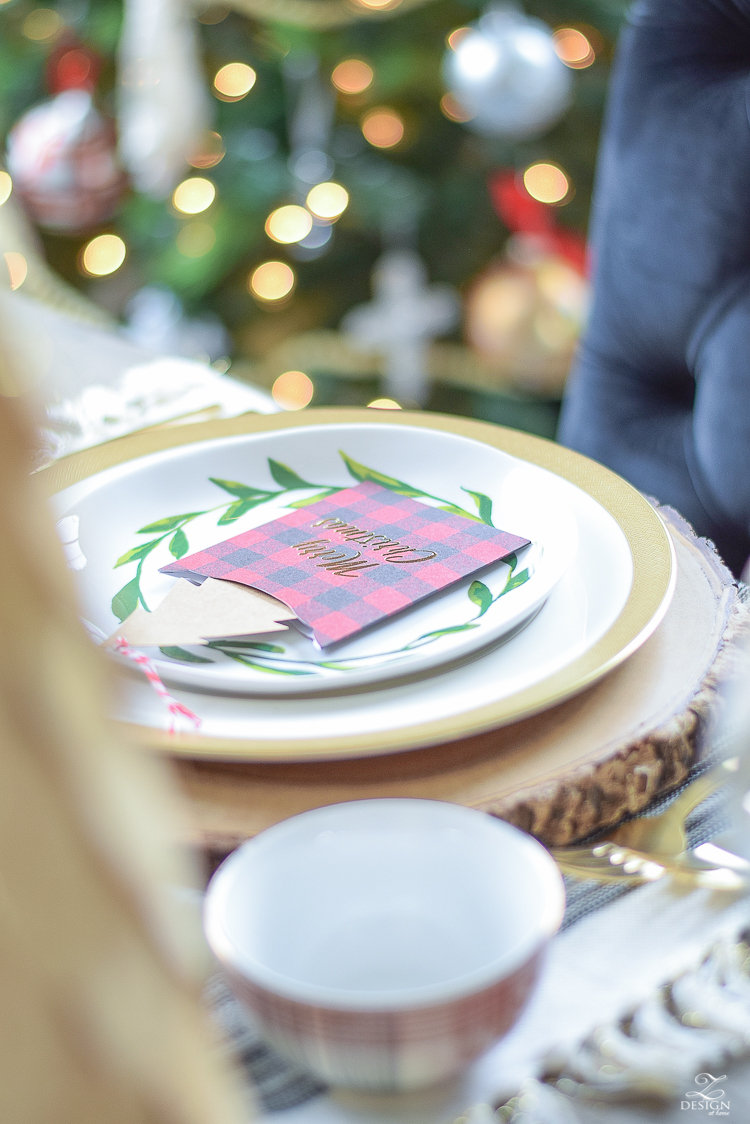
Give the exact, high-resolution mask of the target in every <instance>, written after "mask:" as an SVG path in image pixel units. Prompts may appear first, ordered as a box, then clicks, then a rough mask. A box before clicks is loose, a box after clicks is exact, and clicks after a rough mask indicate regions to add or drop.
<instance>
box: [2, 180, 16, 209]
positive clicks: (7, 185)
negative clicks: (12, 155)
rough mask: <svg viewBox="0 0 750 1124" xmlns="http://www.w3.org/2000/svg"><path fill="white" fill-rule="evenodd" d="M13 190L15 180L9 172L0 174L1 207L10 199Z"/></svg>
mask: <svg viewBox="0 0 750 1124" xmlns="http://www.w3.org/2000/svg"><path fill="white" fill-rule="evenodd" d="M12 190H13V180H12V179H11V178H10V176H9V175H8V173H7V172H0V207H2V205H3V203H5V201H6V200H7V199H10V193H11V191H12Z"/></svg>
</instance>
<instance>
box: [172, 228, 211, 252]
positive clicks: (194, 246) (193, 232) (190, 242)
mask: <svg viewBox="0 0 750 1124" xmlns="http://www.w3.org/2000/svg"><path fill="white" fill-rule="evenodd" d="M215 243H216V232H215V230H214V228H213V227H212V226H211V224H210V223H207V222H188V223H186V224H185V226H183V228H182V230H181V231H180V233H179V234H178V235H177V249H178V250H179V251H180V253H181V254H183V255H184V256H185V257H186V258H202V257H203V256H204V255H205V254H207V253H208V252H209V250H213V248H214V245H215Z"/></svg>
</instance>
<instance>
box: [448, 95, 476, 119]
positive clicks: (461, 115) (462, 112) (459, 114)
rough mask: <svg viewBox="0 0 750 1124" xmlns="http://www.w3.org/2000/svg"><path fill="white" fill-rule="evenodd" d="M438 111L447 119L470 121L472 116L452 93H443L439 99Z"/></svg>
mask: <svg viewBox="0 0 750 1124" xmlns="http://www.w3.org/2000/svg"><path fill="white" fill-rule="evenodd" d="M440 111H441V113H442V114H443V116H444V117H447V118H448V120H449V121H471V119H472V117H473V116H474V114H473V113H471V112H470V111H469V110H468V109H464V107H463V106H462V105H461V102H460V101H459V100H458V98H454V96H453V94H443V96H442V97H441V99H440Z"/></svg>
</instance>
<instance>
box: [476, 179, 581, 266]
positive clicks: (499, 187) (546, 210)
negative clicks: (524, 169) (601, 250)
mask: <svg viewBox="0 0 750 1124" xmlns="http://www.w3.org/2000/svg"><path fill="white" fill-rule="evenodd" d="M489 192H490V199H491V200H492V205H493V206H494V208H495V211H496V212H497V214H498V216H499V217H500V218H501V219H502V221H503V222H504V223H505V225H506V226H507V228H508V230H510V231H511V232H512V233H513V234H534V235H537V236H538V237H539V238H540V240H541V241H540V245H541V244H543V245H544V246H545V248H546V249H547V251H548V252H549V253H550V254H551V255H552V254H554V255H557V256H559V257H561V258H564V259H565V260H566V261H567V262H569V263H570V264H571V265H572V266H573V268H574V269H577V270H578V272H579V273H581V274H583V276H586V274H587V273H588V258H587V250H586V240H585V238H584V237H583V235H581V234H579V233H578V232H577V231H575V230H568V229H566V228H565V227H561V226H558V223H557V212H556V208H555V207H552V206H551V205H550V204H549V203H540V202H539V200H538V199H534V198H533V196H531V195H529V193H528V191H527V190H526V188H525V187H524V184H523V180H522V179H520V177H519V176H518V175H517V174H516V173H515V172H509V171H503V172H493V173H492V175H491V176H490V178H489Z"/></svg>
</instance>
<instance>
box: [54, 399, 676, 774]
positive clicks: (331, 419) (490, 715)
mask: <svg viewBox="0 0 750 1124" xmlns="http://www.w3.org/2000/svg"><path fill="white" fill-rule="evenodd" d="M363 422H364V423H367V424H369V425H372V424H376V425H377V424H381V425H385V426H394V425H395V426H412V427H415V426H416V427H420V428H425V429H432V430H438V431H444V432H447V433H453V434H458V435H460V436H463V437H467V438H470V439H471V440H474V441H479V442H482V443H484V444H486V445H489V446H491V447H493V448H496V449H500V450H502V451H503V452H505V453H509V454H510V455H511V456H514V457H518V458H519V459H520V460H525V461H528V462H530V463H531V464H535V465H538V466H539V467H541V468H544V469H547V470H549V471H551V472H554V473H556V474H557V475H558V476H561V477H562V478H563V479H565V480H567V481H569V482H570V483H571V484H574V485H575V486H577V487H578V488H580V489H581V490H582V491H584V492H586V493H587V494H588V495H589V496H591V497H592V499H594V500H596V502H597V503H599V504H600V505H601V506H602V507H603V508H604V509H605V510H606V511H607V512H609V514H610V515H611V516H613V518H614V519H615V520H616V522H617V523H618V525H619V526H620V528H621V530H622V532H623V533H624V535H625V537H626V539H627V542H628V545H629V547H630V551H631V554H632V560H633V583H632V586H631V590H630V594H629V596H628V599H627V601H626V603H625V606H624V608H623V610H622V612H621V613H620V615H619V616H618V617H617V619H616V620H615V622H614V624H613V625H612V626H611V627H610V628H609V629H608V630H607V631H606V632H605V634H604V635H603V636H602V637H601V638H600V639H599V640H598V641H597V642H596V643H594V644H593V645H592V646H591V647H590V648H589V649H588V650H587V651H586V652H584V654H583V655H581V656H579V657H577V658H576V659H574V660H573V661H572V662H571V663H569V664H567V665H566V666H565V667H564V668H562V669H560V670H558V671H556V672H555V673H553V674H551V675H549V676H547V677H546V678H544V679H543V680H541V681H540V682H537V683H535V684H534V685H533V686H530V687H528V688H525V689H523V690H520V691H518V692H516V693H515V694H513V695H510V696H508V697H506V698H503V699H500V700H498V701H496V702H493V703H490V704H487V705H483V706H478V707H475V708H473V709H470V710H467V711H465V712H463V713H461V714H457V715H455V716H452V717H450V718H447V719H446V718H442V719H441V720H440V721H429V720H428V721H424V722H419V723H416V724H413V725H409V726H408V727H405V728H403V729H396V730H387V731H380V730H378V731H372V732H369V733H368V732H363V731H357V732H355V733H352V734H351V735H347V736H346V737H342V736H337V737H328V738H316V739H300V738H293V739H279V740H270V739H257V740H255V739H253V740H250V739H247V738H217V737H207V736H204V735H201V734H200V733H175V734H170V733H168V732H167V731H166V730H160V729H156V728H154V727H151V726H142V725H135V724H130V723H127V724H126V725H127V727H128V729H129V731H130V732H131V733H132V734H133V735H134V736H135V737H136V738H137V739H138V740H139V741H141V742H144V743H146V744H148V745H151V746H154V747H158V748H161V749H164V750H167V751H169V752H170V753H172V754H176V755H179V756H187V757H195V758H204V759H216V760H224V761H227V760H241V761H249V760H254V761H274V760H275V761H284V760H286V761H290V760H297V761H299V760H316V759H317V760H330V759H332V758H336V757H363V756H370V755H376V754H386V753H394V752H399V751H404V750H408V749H415V748H418V747H423V746H428V745H435V744H440V743H444V742H450V741H456V740H458V739H460V738H462V737H468V736H471V735H474V734H478V733H482V732H484V731H486V730H490V729H493V728H495V727H498V726H504V725H508V724H509V723H512V722H516V721H518V720H520V719H522V718H526V717H529V716H530V715H532V714H536V713H538V712H539V711H542V710H546V709H547V708H549V707H551V706H554V705H555V704H556V703H559V702H562V701H563V700H564V699H567V698H570V697H571V696H572V695H575V694H577V693H578V692H580V691H582V690H584V689H585V688H586V687H588V686H590V685H591V684H593V683H595V682H597V681H598V680H599V679H601V678H602V677H603V676H605V675H606V674H607V673H608V672H609V671H611V670H612V669H613V668H615V667H617V665H618V664H620V663H622V662H623V660H625V659H627V657H628V656H629V655H631V654H632V653H633V652H634V651H636V650H637V648H639V647H640V646H641V644H643V643H644V642H645V641H646V640H647V639H648V637H649V636H650V635H651V634H652V632H653V631H654V630H655V628H656V627H657V625H658V624H659V622H660V621H661V619H662V617H663V616H664V613H665V612H666V609H667V606H668V603H669V597H670V594H671V590H672V588H673V585H674V578H675V562H674V548H673V546H672V542H671V539H670V537H669V534H668V532H667V530H666V527H665V526H664V523H663V522H662V520H661V519H660V517H659V516H658V514H657V513H656V512H655V511H654V509H653V508H652V506H651V505H650V504H649V503H648V501H647V500H646V499H644V497H643V496H642V495H641V494H640V493H639V492H638V491H636V489H635V488H633V487H632V486H631V485H630V484H628V483H627V482H626V481H625V480H623V479H622V478H621V477H619V476H617V475H616V474H615V473H613V472H611V471H610V470H609V469H607V468H604V467H603V466H602V465H600V464H597V463H596V462H595V461H592V460H589V459H588V457H584V456H581V455H580V454H578V453H574V452H572V451H571V450H570V449H566V448H564V447H563V446H561V445H556V444H554V443H553V442H551V441H546V440H544V439H543V438H540V437H534V436H532V435H530V434H527V433H521V432H519V431H517V430H512V429H505V428H503V427H501V426H496V425H491V424H489V423H487V422H480V421H474V420H471V419H468V418H457V417H447V416H443V415H440V414H422V413H416V412H414V413H412V412H406V411H404V412H396V411H390V410H389V411H382V412H381V411H378V410H368V409H312V410H305V411H304V412H301V413H294V414H273V415H271V416H268V415H266V416H260V415H257V414H248V415H244V416H242V417H239V418H231V419H227V420H217V421H209V422H204V423H199V424H193V425H182V426H176V427H166V428H160V429H153V430H147V431H143V432H140V433H137V434H133V435H131V436H129V437H122V438H120V439H119V440H116V441H111V442H109V443H108V444H106V445H98V446H95V447H94V448H92V449H86V450H83V451H82V452H80V453H75V454H73V455H72V456H70V457H66V458H64V459H63V460H61V461H58V462H56V463H55V464H53V465H50V466H49V467H47V468H45V469H42V470H41V471H40V472H39V473H37V478H38V479H39V480H40V482H41V485H42V488H43V490H44V492H45V494H46V495H47V497H52V496H54V495H56V494H57V493H58V492H61V491H63V490H64V489H66V488H69V487H71V486H72V485H74V484H78V483H80V482H81V481H83V480H85V479H87V478H89V477H91V476H95V475H96V474H97V473H100V472H103V471H104V470H106V469H109V468H113V467H115V466H116V465H121V464H125V463H127V462H130V461H133V460H136V459H137V458H139V457H143V456H147V455H149V454H152V453H158V452H161V451H163V450H165V449H174V448H178V447H180V446H183V445H193V444H196V443H200V442H203V441H213V440H216V439H217V438H222V437H234V436H237V435H241V434H246V433H247V434H250V433H267V432H271V431H274V430H283V429H295V428H300V427H306V426H312V425H325V424H357V423H363Z"/></svg>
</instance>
